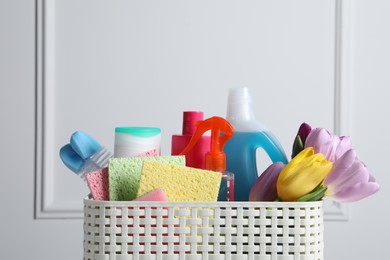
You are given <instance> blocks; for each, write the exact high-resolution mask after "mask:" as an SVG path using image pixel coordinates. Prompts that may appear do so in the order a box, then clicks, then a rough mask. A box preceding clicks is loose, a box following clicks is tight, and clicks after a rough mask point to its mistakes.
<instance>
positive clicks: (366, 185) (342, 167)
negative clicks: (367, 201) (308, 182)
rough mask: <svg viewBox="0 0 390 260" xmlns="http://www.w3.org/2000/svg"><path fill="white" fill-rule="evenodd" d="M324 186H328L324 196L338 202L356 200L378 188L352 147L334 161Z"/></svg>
mask: <svg viewBox="0 0 390 260" xmlns="http://www.w3.org/2000/svg"><path fill="white" fill-rule="evenodd" d="M324 186H327V187H328V190H327V191H326V196H327V197H332V198H333V200H335V201H338V202H354V201H358V200H361V199H364V198H365V197H368V196H370V195H372V194H374V193H375V192H377V191H378V190H379V189H380V187H379V184H378V183H376V182H375V178H374V177H373V176H371V175H370V173H369V172H368V170H367V167H366V166H365V165H364V163H363V162H362V161H360V160H359V159H358V157H357V156H356V152H355V150H353V149H350V150H348V151H347V152H346V153H344V155H342V156H341V157H340V158H339V159H338V160H337V161H336V162H335V163H334V165H333V168H332V170H331V171H330V173H329V175H328V176H327V177H326V178H325V181H324Z"/></svg>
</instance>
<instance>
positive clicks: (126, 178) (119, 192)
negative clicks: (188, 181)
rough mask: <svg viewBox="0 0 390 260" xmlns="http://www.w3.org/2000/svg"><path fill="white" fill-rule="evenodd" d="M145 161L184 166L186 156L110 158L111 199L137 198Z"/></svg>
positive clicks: (125, 199) (126, 199)
mask: <svg viewBox="0 0 390 260" xmlns="http://www.w3.org/2000/svg"><path fill="white" fill-rule="evenodd" d="M144 161H152V162H162V163H168V164H174V165H182V166H184V165H185V156H184V155H181V156H150V157H128V158H110V159H109V161H108V172H109V192H110V200H121V201H129V200H133V199H135V198H137V192H138V187H139V182H140V178H141V172H142V164H143V162H144Z"/></svg>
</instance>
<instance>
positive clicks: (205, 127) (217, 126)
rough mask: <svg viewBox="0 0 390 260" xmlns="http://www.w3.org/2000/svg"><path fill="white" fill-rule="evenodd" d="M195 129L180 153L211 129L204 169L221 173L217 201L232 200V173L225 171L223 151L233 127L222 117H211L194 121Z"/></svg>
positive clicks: (192, 145) (184, 152) (185, 152)
mask: <svg viewBox="0 0 390 260" xmlns="http://www.w3.org/2000/svg"><path fill="white" fill-rule="evenodd" d="M195 125H196V130H195V132H194V134H193V136H192V138H191V140H190V142H189V143H188V145H187V147H186V148H184V150H183V151H182V152H181V153H180V154H181V155H184V154H187V153H188V152H189V151H190V150H191V149H192V148H193V147H194V146H195V144H196V143H197V142H198V140H199V139H200V138H201V137H202V136H203V134H204V133H205V132H207V131H209V130H210V131H211V142H210V149H209V151H208V152H207V153H206V154H205V155H204V156H205V163H206V165H205V169H206V170H211V171H218V172H221V174H222V181H221V186H220V189H219V194H218V201H233V200H234V174H233V173H231V172H227V171H226V155H225V153H224V151H223V148H224V145H225V144H226V142H227V141H228V140H229V139H230V138H231V137H232V136H233V133H234V131H233V127H232V126H231V124H230V123H229V122H228V121H227V120H226V119H224V118H222V117H217V116H214V117H211V118H209V119H206V120H204V121H197V122H195Z"/></svg>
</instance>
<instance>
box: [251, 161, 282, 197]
mask: <svg viewBox="0 0 390 260" xmlns="http://www.w3.org/2000/svg"><path fill="white" fill-rule="evenodd" d="M283 168H284V164H283V163H282V162H276V163H273V164H271V165H270V166H269V167H268V168H267V169H266V170H265V171H264V172H263V173H262V174H261V175H260V177H259V178H257V180H256V181H255V183H254V184H253V186H252V188H251V190H250V193H249V201H274V200H275V199H276V198H277V197H278V194H277V192H276V182H277V180H278V177H279V174H280V172H281V171H282V169H283Z"/></svg>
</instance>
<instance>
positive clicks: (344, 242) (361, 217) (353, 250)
mask: <svg viewBox="0 0 390 260" xmlns="http://www.w3.org/2000/svg"><path fill="white" fill-rule="evenodd" d="M351 3H352V5H351V7H352V9H351V10H352V17H351V18H352V28H351V36H352V37H351V49H350V51H351V55H352V56H351V118H350V122H351V127H350V135H351V137H352V140H353V143H354V146H355V147H356V149H357V151H358V154H359V156H360V157H361V159H362V160H363V161H364V162H365V163H366V164H367V166H368V168H369V169H370V171H371V173H372V174H373V175H374V176H375V177H376V178H377V181H378V182H379V184H380V185H381V190H380V191H379V193H377V194H376V195H374V196H372V197H370V198H367V199H365V200H362V201H360V202H357V203H353V204H350V205H349V213H350V214H349V215H350V217H349V221H348V222H327V223H326V225H325V232H326V233H325V238H326V241H325V247H326V250H325V251H326V253H327V259H361V260H365V259H387V256H386V255H387V254H388V253H387V251H386V250H387V248H388V243H387V241H388V234H389V232H390V225H389V222H388V218H389V217H388V216H389V214H390V210H389V207H388V205H389V203H388V198H389V197H390V194H389V184H390V176H389V174H388V169H387V168H388V162H389V155H390V152H389V147H390V135H389V133H390V123H389V121H388V118H389V116H390V103H389V99H390V69H389V66H388V64H389V60H390V50H389V47H388V46H390V45H389V44H390V31H389V30H388V25H389V24H390V17H389V16H388V13H389V12H390V2H389V1H385V0H374V1H363V0H358V1H351Z"/></svg>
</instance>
